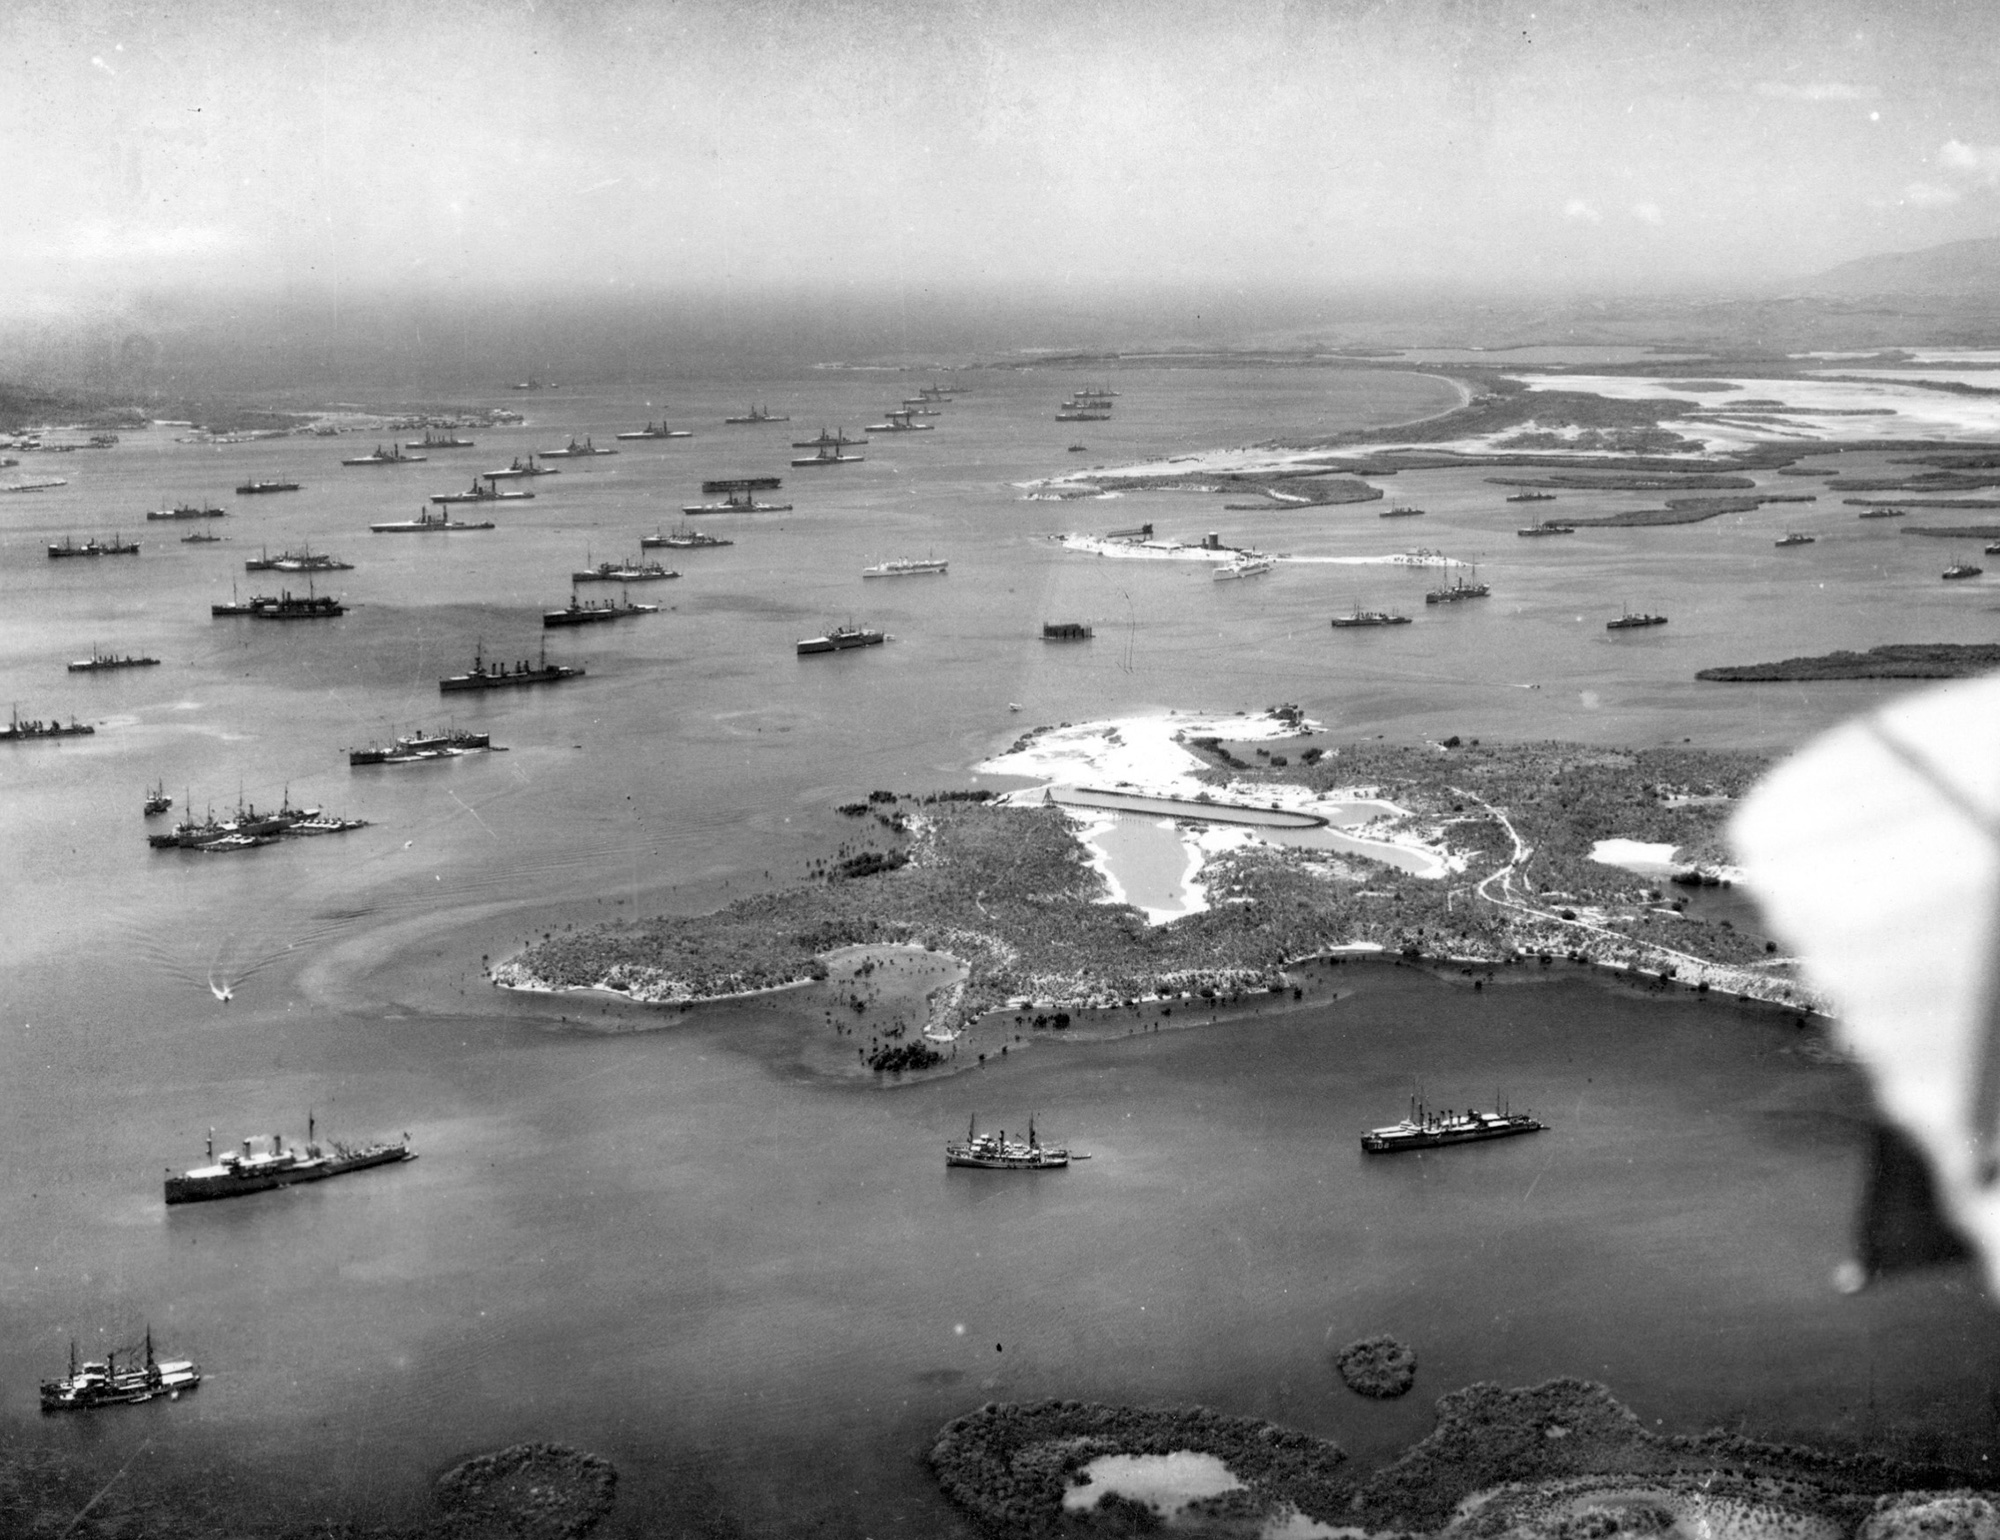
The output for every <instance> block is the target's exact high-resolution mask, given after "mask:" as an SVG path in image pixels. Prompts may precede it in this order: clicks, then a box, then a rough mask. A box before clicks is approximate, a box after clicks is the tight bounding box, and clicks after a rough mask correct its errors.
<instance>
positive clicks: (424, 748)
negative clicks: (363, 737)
mask: <svg viewBox="0 0 2000 1540" xmlns="http://www.w3.org/2000/svg"><path fill="white" fill-rule="evenodd" d="M492 747H493V737H492V734H490V733H475V732H469V731H467V730H466V729H465V728H462V727H448V728H446V729H445V730H444V731H443V732H441V733H411V734H409V735H408V736H406V737H402V738H398V739H397V740H396V741H395V742H394V743H392V744H391V745H390V746H389V747H388V748H386V749H383V748H377V747H375V746H374V745H373V744H370V745H369V746H368V747H367V748H365V749H349V750H348V751H347V763H348V764H349V765H350V766H353V765H408V764H415V763H416V762H417V761H418V760H424V759H452V758H455V757H457V756H458V755H460V754H476V753H478V752H479V751H480V750H482V749H491V748H492Z"/></svg>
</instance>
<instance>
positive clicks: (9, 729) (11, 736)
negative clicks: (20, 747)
mask: <svg viewBox="0 0 2000 1540" xmlns="http://www.w3.org/2000/svg"><path fill="white" fill-rule="evenodd" d="M96 731H97V729H96V728H94V727H92V726H91V725H90V724H89V723H88V722H79V721H78V720H77V719H76V718H75V717H74V716H72V717H71V718H70V719H69V721H68V722H67V723H63V722H58V721H56V720H55V719H54V718H53V717H52V718H50V719H49V720H48V721H46V722H44V721H43V720H42V719H41V718H40V717H33V718H23V717H22V715H21V713H20V711H19V710H18V709H16V710H15V711H14V712H13V713H12V715H11V716H9V718H8V720H7V725H6V726H5V727H0V743H28V742H32V741H33V740H35V739H39V738H88V737H89V736H90V735H91V734H92V733H94V732H96Z"/></svg>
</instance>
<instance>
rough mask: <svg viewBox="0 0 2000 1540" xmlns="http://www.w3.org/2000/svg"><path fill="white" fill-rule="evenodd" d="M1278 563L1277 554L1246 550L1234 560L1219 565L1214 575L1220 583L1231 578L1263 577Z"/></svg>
mask: <svg viewBox="0 0 2000 1540" xmlns="http://www.w3.org/2000/svg"><path fill="white" fill-rule="evenodd" d="M1277 565H1278V559H1277V558H1276V557H1275V556H1263V555H1259V554H1258V553H1257V552H1255V551H1244V552H1243V553H1242V554H1240V555H1239V556H1238V557H1237V558H1236V559H1235V560H1234V561H1226V562H1224V563H1223V564H1222V565H1221V566H1219V567H1217V568H1216V569H1215V571H1214V574H1213V576H1214V579H1215V581H1216V582H1218V583H1220V582H1224V581H1226V580H1227V579H1230V578H1247V577H1262V576H1263V575H1264V574H1265V573H1267V572H1270V571H1273V570H1275V569H1276V567H1277Z"/></svg>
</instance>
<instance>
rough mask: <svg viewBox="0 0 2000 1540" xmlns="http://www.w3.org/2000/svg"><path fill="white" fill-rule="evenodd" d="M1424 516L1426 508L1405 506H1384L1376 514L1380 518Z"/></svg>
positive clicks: (1414, 517)
mask: <svg viewBox="0 0 2000 1540" xmlns="http://www.w3.org/2000/svg"><path fill="white" fill-rule="evenodd" d="M1423 516H1424V510H1423V509H1421V508H1404V507H1400V506H1399V507H1394V508H1384V509H1383V510H1382V511H1381V512H1380V513H1378V514H1377V515H1375V517H1377V518H1378V519H1421V518H1422V517H1423Z"/></svg>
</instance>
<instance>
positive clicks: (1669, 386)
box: [1660, 380, 1743, 390]
mask: <svg viewBox="0 0 2000 1540" xmlns="http://www.w3.org/2000/svg"><path fill="white" fill-rule="evenodd" d="M1742 388H1743V387H1742V386H1741V385H1732V384H1731V383H1730V382H1729V381H1728V380H1662V381H1660V389H1662V390H1741V389H1742Z"/></svg>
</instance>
